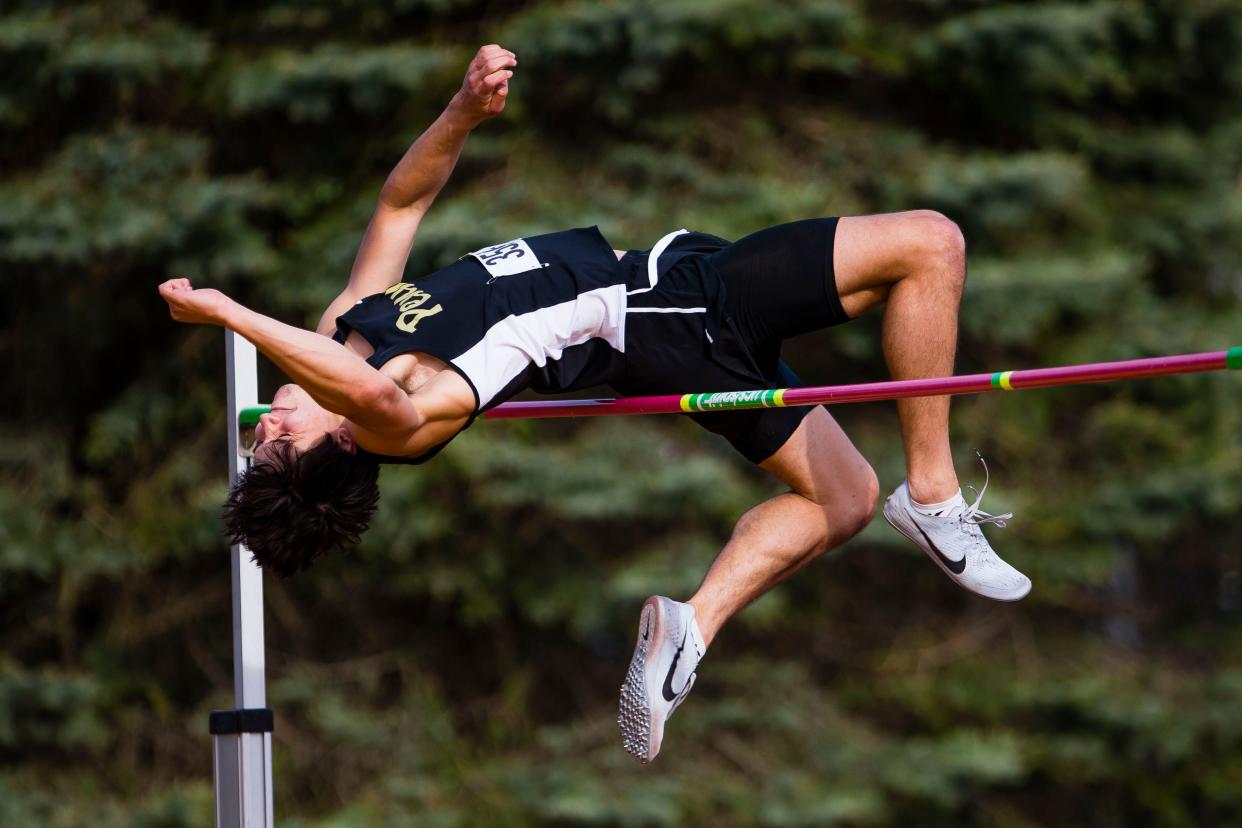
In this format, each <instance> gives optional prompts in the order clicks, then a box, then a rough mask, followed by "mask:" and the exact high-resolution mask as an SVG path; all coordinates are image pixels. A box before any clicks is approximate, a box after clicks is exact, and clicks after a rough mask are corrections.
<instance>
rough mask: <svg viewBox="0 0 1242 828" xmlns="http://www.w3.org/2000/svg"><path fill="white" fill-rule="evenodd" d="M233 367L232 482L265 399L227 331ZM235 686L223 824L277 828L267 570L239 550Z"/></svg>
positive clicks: (224, 729)
mask: <svg viewBox="0 0 1242 828" xmlns="http://www.w3.org/2000/svg"><path fill="white" fill-rule="evenodd" d="M224 336H225V353H226V364H227V368H228V421H229V485H230V486H232V485H233V484H235V483H236V482H237V477H238V475H239V474H241V473H242V472H243V471H245V470H246V469H248V468H250V457H249V456H248V455H249V452H248V451H245V450H244V449H243V446H242V443H241V432H240V428H239V424H238V419H237V417H238V414H239V413H240V412H241V410H242V409H243V408H245V407H247V406H252V405H255V404H256V403H257V402H258V401H259V377H258V365H257V354H256V352H255V347H254V345H252V344H250V342H248V341H247V340H246V339H244V338H242V337H241V336H238V335H237V334H236V333H234V332H233V331H230V330H225V332H224ZM232 567H233V689H234V693H235V695H236V704H237V708H236V709H235V710H215V711H212V713H211V718H210V722H209V728H210V730H211V734H212V741H213V752H214V754H215V761H214V765H215V788H216V825H217V828H275V825H276V823H275V820H274V818H273V812H272V724H273V720H272V718H273V717H272V711H271V710H269V709H268V707H267V688H266V686H265V684H264V682H265V670H266V665H265V657H264V652H263V573H262V571H261V570H260V569H259V567H258V566H256V565H255V564H254V563H253V562H252V561H251V560H250V550H248V549H246V547H245V546H242V545H237V546H234V547H233V549H232Z"/></svg>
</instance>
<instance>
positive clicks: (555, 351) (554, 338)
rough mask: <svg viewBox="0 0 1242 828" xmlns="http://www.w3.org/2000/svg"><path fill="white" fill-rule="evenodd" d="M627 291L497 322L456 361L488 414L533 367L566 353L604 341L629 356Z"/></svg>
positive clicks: (612, 289) (587, 296) (600, 293)
mask: <svg viewBox="0 0 1242 828" xmlns="http://www.w3.org/2000/svg"><path fill="white" fill-rule="evenodd" d="M625 294H626V286H625V285H624V284H617V285H610V286H608V287H602V288H596V289H595V290H589V291H586V292H584V293H580V294H579V295H578V296H577V298H575V299H573V300H570V301H568V302H562V303H560V304H558V305H550V306H548V307H546V308H539V309H537V310H533V311H530V312H528V313H523V314H519V315H514V316H508V317H505V318H504V319H502V320H501V321H499V322H497V323H496V324H495V325H493V326H492V327H491V328H489V329H488V331H487V333H486V334H484V336H483V338H482V339H481V340H479V342H478V343H477V344H475V345H474V347H472V348H470V349H469V350H468V351H466V352H465V353H463V354H462V355H461V356H459V357H457V358H455V359H453V360H452V362H453V364H454V365H455V366H456V367H457V368H458V369H459V370H460V371H461V372H462V373H463V374H465V375H466V376H467V377H468V378H469V379H470V381H471V382H472V383H473V384H474V387H475V389H476V390H477V391H478V394H479V407H480V408H486V407H487V406H488V405H489V404H490V403H491V402H492V401H493V400H494V399H495V398H496V396H497V395H498V394H499V393H500V392H501V391H503V390H504V389H505V388H506V387H507V386H508V385H509V383H511V382H512V381H513V380H514V379H515V378H516V377H517V376H518V375H520V374H521V373H522V372H523V371H525V370H526V369H527V368H528V367H529V366H530V365H532V364H533V365H537V366H539V367H540V368H542V367H543V366H545V365H547V363H548V362H549V361H553V362H554V361H556V360H559V359H560V358H561V354H562V353H563V352H564V351H565V349H566V348H572V347H573V346H575V345H581V344H582V343H584V342H586V341H587V340H590V339H602V340H604V341H606V342H607V343H608V344H609V345H610V346H612V348H613V349H614V350H616V351H619V352H621V353H624V352H625V308H626V298H625Z"/></svg>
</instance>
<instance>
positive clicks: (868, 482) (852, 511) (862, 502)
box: [825, 465, 880, 545]
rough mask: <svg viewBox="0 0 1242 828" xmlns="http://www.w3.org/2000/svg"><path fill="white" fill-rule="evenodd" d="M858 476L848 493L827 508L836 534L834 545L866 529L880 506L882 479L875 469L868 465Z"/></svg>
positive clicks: (832, 529) (830, 522)
mask: <svg viewBox="0 0 1242 828" xmlns="http://www.w3.org/2000/svg"><path fill="white" fill-rule="evenodd" d="M858 477H859V479H858V481H857V482H856V483H855V485H853V486H851V487H850V489H849V491H848V493H847V494H845V495H844V496H842V497H841V498H840V499H839V500H837V501H836V502H834V503H832V504H831V505H830V506H829V507H828V508H827V509H825V511H826V512H827V513H828V518H829V526H830V527H831V528H830V531H831V533H832V534H833V536H834V537H833V538H832V541H833V543H832V545H836V544H838V543H844V542H845V541H847V540H849V539H850V538H852V537H854V536H855V535H857V534H858V533H859V532H861V531H862V530H863V529H866V528H867V524H869V523H871V520H872V518H874V517H875V513H876V509H877V508H878V507H879V503H880V480H879V478H878V477H876V474H875V470H874V469H872V468H871V466H870V465H866V466H865V468H864V470H863V471H861V472H860V474H859V475H858Z"/></svg>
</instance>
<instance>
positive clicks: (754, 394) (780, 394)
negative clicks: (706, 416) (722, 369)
mask: <svg viewBox="0 0 1242 828" xmlns="http://www.w3.org/2000/svg"><path fill="white" fill-rule="evenodd" d="M787 390H788V389H785V388H769V389H767V390H765V391H717V392H713V393H706V394H683V395H682V397H681V410H682V411H686V412H694V411H728V410H730V409H739V408H784V407H785V391H787Z"/></svg>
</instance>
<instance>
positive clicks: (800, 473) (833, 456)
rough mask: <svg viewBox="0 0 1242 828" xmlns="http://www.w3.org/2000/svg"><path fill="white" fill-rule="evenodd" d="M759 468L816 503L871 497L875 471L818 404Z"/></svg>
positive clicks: (829, 503) (863, 499)
mask: <svg viewBox="0 0 1242 828" xmlns="http://www.w3.org/2000/svg"><path fill="white" fill-rule="evenodd" d="M759 467H760V468H762V469H763V470H764V471H766V472H769V473H770V474H773V475H775V476H776V477H778V478H780V479H781V480H782V481H783V482H784V483H785V485H787V486H789V488H790V489H792V490H793V491H795V492H797V493H798V494H800V495H802V496H803V497H805V498H807V499H808V500H812V501H814V502H815V503H819V504H822V505H825V506H827V505H831V504H840V503H842V502H846V501H851V500H858V501H859V505H860V506H861V505H863V503H864V502H865V501H866V500H867V498H869V497H871V498H874V492H873V489H874V487H875V485H876V484H875V482H874V481H875V472H874V471H872V469H871V465H870V464H869V463H868V462H867V460H866V458H865V457H863V456H862V454H861V453H860V452H859V451H858V449H857V448H855V447H854V444H853V443H852V442H851V441H850V438H849V437H848V436H846V434H845V431H843V430H842V428H841V426H839V425H838V424H837V421H836V420H835V419H833V417H832V415H831V414H829V413H828V410H827V409H825V408H823V407H822V406H817V407H816V408H814V409H812V410H811V412H810V413H809V414H808V415H807V416H806V417H804V418H803V419H802V423H801V424H800V425H799V426H798V428H797V430H796V431H794V433H793V434H792V435H791V436H790V438H789V439H788V440H786V441H785V444H784V445H783V446H781V447H780V448H779V449H778V450H777V451H776V453H775V454H773V455H772V456H771V457H769V458H768V459H767V460H764V461H763V462H762V463H760V464H759Z"/></svg>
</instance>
